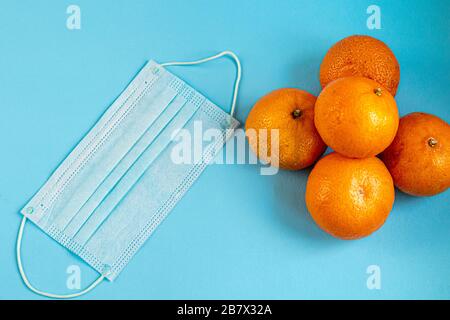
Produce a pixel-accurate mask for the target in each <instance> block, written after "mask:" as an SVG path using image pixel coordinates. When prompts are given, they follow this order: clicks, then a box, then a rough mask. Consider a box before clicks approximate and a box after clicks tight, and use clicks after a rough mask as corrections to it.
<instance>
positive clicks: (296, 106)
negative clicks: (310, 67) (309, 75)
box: [245, 88, 326, 170]
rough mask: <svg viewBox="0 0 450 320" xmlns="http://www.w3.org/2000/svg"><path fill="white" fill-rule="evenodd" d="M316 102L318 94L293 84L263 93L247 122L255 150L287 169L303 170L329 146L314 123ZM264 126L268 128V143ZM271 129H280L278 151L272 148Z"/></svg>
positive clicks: (259, 155)
mask: <svg viewBox="0 0 450 320" xmlns="http://www.w3.org/2000/svg"><path fill="white" fill-rule="evenodd" d="M315 102H316V97H315V96H313V95H312V94H310V93H308V92H306V91H303V90H299V89H289V88H286V89H279V90H275V91H273V92H271V93H269V94H267V95H266V96H264V97H262V98H261V99H260V100H259V101H258V102H257V103H256V104H255V105H254V107H253V109H252V110H251V111H250V113H249V115H248V117H247V121H246V123H245V129H246V135H247V137H248V140H249V144H250V147H251V149H252V150H253V152H255V154H257V155H258V157H259V158H260V159H262V160H264V161H266V162H271V163H272V165H276V163H277V162H278V163H279V164H278V165H279V167H280V168H283V169H289V170H299V169H302V168H305V167H308V166H310V165H311V164H313V163H314V162H315V161H316V159H317V158H318V157H319V156H320V155H321V154H322V153H323V152H324V151H325V148H326V146H325V144H324V143H323V141H322V139H321V138H320V136H319V134H318V133H317V130H316V128H315V127H314V103H315ZM252 129H253V130H252ZM264 129H267V134H266V137H267V143H265V139H264V136H263V131H264ZM271 129H278V134H279V139H278V140H279V144H278V146H279V149H278V152H274V151H273V150H271V143H272V141H271V133H270V130H271ZM254 133H256V134H254ZM276 153H278V154H279V155H278V157H277V155H276ZM271 157H272V160H271ZM274 159H276V161H274Z"/></svg>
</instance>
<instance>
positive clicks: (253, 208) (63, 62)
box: [0, 0, 450, 299]
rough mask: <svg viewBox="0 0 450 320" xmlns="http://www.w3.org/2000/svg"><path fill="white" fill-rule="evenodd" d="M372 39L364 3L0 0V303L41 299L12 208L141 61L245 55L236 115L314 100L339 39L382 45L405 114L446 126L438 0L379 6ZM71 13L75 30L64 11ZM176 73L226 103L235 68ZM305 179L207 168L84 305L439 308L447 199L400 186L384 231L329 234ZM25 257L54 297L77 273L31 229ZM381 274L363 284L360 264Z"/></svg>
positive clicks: (447, 244)
mask: <svg viewBox="0 0 450 320" xmlns="http://www.w3.org/2000/svg"><path fill="white" fill-rule="evenodd" d="M375 2H376V4H377V5H379V6H380V8H381V13H382V29H381V30H368V29H367V27H366V19H367V17H368V15H367V14H366V8H367V7H368V6H369V5H370V4H373V3H374V1H372V0H370V1H299V0H290V1H287V0H286V1H257V0H254V1H249V0H246V1H184V0H178V1H162V0H161V1H87V0H85V1H75V2H74V1H58V2H56V1H39V2H38V1H1V5H0V39H1V42H0V49H1V50H0V85H1V90H0V108H1V114H2V115H1V117H0V137H1V138H0V139H1V140H0V143H1V149H2V154H1V157H0V168H1V174H0V212H1V222H0V298H7V299H12V298H20V299H35V298H39V297H38V296H36V295H34V294H33V293H31V292H30V291H28V290H27V289H26V287H25V286H24V285H23V283H22V282H21V280H20V277H19V274H18V272H17V269H16V262H15V255H14V250H15V240H16V233H17V228H18V226H19V222H20V219H21V216H20V215H19V214H18V211H19V209H20V208H21V207H22V206H23V205H24V204H25V203H26V201H27V200H28V199H29V198H30V197H31V196H32V195H33V194H34V193H35V192H36V191H37V190H38V188H39V187H40V186H41V185H42V183H43V182H44V181H45V180H46V178H47V177H48V176H49V174H50V173H51V172H52V171H53V169H54V168H55V167H56V166H57V165H58V163H59V162H60V161H61V160H63V159H64V157H65V155H66V154H67V153H68V152H69V151H70V150H71V148H73V147H74V146H75V144H76V143H77V141H78V140H79V139H81V138H82V137H83V135H84V134H85V133H86V132H87V130H89V128H90V127H91V126H92V125H93V124H94V123H95V121H96V120H97V118H98V117H99V116H100V115H101V114H102V112H103V111H104V110H105V109H106V107H107V106H108V105H109V104H110V103H111V102H112V101H113V100H114V98H115V97H117V95H118V94H119V93H120V92H121V90H122V89H123V88H124V87H125V86H126V84H127V83H128V82H129V81H130V80H131V79H132V77H133V76H134V74H136V72H137V71H138V70H139V69H140V68H141V67H142V66H143V64H144V63H145V62H146V61H147V60H148V59H151V58H153V59H155V60H156V61H160V62H164V61H170V60H190V59H197V58H200V57H204V56H207V55H210V54H214V53H216V52H218V51H221V50H224V49H231V50H234V51H235V52H236V53H237V54H238V55H239V56H240V58H241V60H242V64H243V68H244V73H243V75H244V77H243V81H242V86H241V92H240V96H239V104H238V109H237V118H238V119H239V120H240V121H241V122H244V121H245V118H246V116H247V114H248V112H249V111H250V108H251V106H252V105H253V104H254V103H255V102H256V101H257V99H258V98H259V97H261V96H262V95H264V94H265V93H267V92H269V91H271V90H273V89H276V88H280V87H286V86H289V87H299V88H302V89H305V90H308V91H310V92H311V93H313V94H316V95H317V94H318V93H319V92H320V85H319V81H318V70H319V66H320V62H321V59H322V58H323V56H324V54H325V52H326V50H327V49H328V48H329V47H330V46H331V45H332V44H333V43H334V42H336V41H338V40H339V39H341V38H343V37H345V36H348V35H351V34H369V35H372V36H375V37H377V38H380V39H381V40H383V41H385V42H386V43H387V44H388V45H389V46H390V47H391V48H392V50H393V51H394V53H395V54H396V56H397V58H398V60H399V62H400V65H401V82H400V87H399V91H398V94H397V96H396V100H397V102H398V106H399V110H400V113H401V115H404V114H406V113H409V112H412V111H425V112H429V113H433V114H435V115H438V116H439V117H441V118H443V119H444V120H446V121H447V122H449V121H450V108H449V105H450V95H449V90H448V85H449V83H450V81H449V80H450V78H449V77H450V76H449V73H448V70H450V59H449V58H450V40H449V39H450V28H449V27H450V25H449V21H450V5H449V2H448V1H446V0H443V1H408V4H407V5H406V4H404V2H402V1H397V2H395V3H394V2H393V1H375ZM72 3H76V4H78V5H79V6H80V8H81V15H82V17H81V23H82V28H81V30H73V31H70V30H68V29H67V28H66V18H67V14H66V8H67V6H68V5H69V4H72ZM172 71H173V72H174V73H175V74H177V75H178V76H180V77H181V78H183V79H184V80H186V81H187V82H188V83H190V84H191V85H193V86H194V87H196V88H197V89H198V90H199V91H201V92H202V93H204V94H205V95H206V96H208V97H209V98H210V99H211V100H212V101H214V102H216V103H217V104H219V105H221V106H223V107H224V108H227V107H228V105H229V103H230V95H231V91H232V90H231V87H232V82H233V80H234V67H233V65H232V63H231V62H230V61H226V60H219V61H215V62H211V63H210V64H207V65H202V66H198V67H191V68H173V69H172ZM308 172H309V171H308V170H306V171H300V172H286V171H281V172H279V174H277V175H274V176H261V175H259V167H258V166H255V165H214V166H210V167H209V168H207V170H206V171H205V172H204V174H203V175H202V176H201V178H200V179H199V180H198V181H197V182H196V183H195V184H194V186H193V188H192V189H191V190H190V191H189V193H188V194H187V195H186V196H185V197H184V198H183V199H182V201H181V202H180V203H179V204H178V206H177V207H176V208H175V210H173V212H172V213H171V214H170V215H169V217H168V218H167V219H166V220H165V221H164V222H163V223H162V224H161V225H160V227H159V228H158V230H157V231H156V232H155V234H154V235H153V236H152V237H151V238H150V239H149V241H148V242H147V243H146V244H145V246H144V247H143V248H142V249H141V250H140V251H139V253H138V254H137V255H136V257H135V258H134V259H133V260H132V261H131V263H130V264H129V265H128V267H127V268H126V269H125V270H124V272H123V273H122V274H121V275H120V276H119V277H118V279H117V280H116V281H115V282H114V283H104V284H102V285H101V286H100V287H98V288H97V289H96V290H95V291H94V292H92V293H91V294H89V295H87V296H86V297H85V298H94V299H95V298H99V299H100V298H136V299H140V298H149V299H172V298H179V299H191V298H206V299H215V298H256V299H258V298H270V299H278V298H285V299H291V298H294V299H303V298H368V299H380V298H418V299H423V298H438V299H442V298H446V299H449V298H450V272H449V270H450V201H449V198H450V191H447V192H445V193H443V194H440V195H438V196H435V197H431V198H414V197H410V196H406V195H404V194H402V193H399V192H397V194H396V202H395V205H394V210H393V211H392V213H391V215H390V217H389V219H388V220H387V222H386V224H385V225H384V227H383V228H382V229H380V230H379V231H378V232H376V233H375V234H373V235H372V236H370V237H368V238H365V239H362V240H358V241H350V242H349V241H340V240H336V239H334V238H332V237H330V236H328V235H327V234H325V233H324V232H322V231H321V230H320V229H319V228H318V227H316V225H315V224H314V222H313V221H312V220H311V218H310V217H309V214H308V213H307V211H306V207H305V203H304V191H305V183H306V179H307V175H308ZM23 254H24V259H25V266H26V268H27V270H28V273H29V277H30V279H31V281H32V282H33V283H34V284H35V285H36V286H38V287H40V288H42V289H46V290H49V291H56V292H63V293H64V292H65V293H71V292H72V291H71V290H69V289H67V288H66V285H65V284H66V279H67V274H66V268H67V267H68V266H69V265H73V264H76V265H79V266H80V267H81V270H82V286H85V285H87V284H88V283H89V282H90V281H92V280H93V279H94V278H95V277H96V273H95V272H94V271H93V270H91V269H90V267H89V266H87V265H86V264H84V263H83V262H82V261H81V260H79V259H78V258H77V257H75V256H73V255H72V254H70V253H69V252H68V251H66V250H65V249H63V248H62V247H61V246H59V245H58V244H57V243H56V242H54V241H52V240H51V239H50V238H49V237H47V236H46V235H44V233H42V232H41V231H40V230H38V229H37V228H36V227H35V226H34V225H32V224H29V225H28V227H27V230H26V234H25V239H24V252H23ZM373 264H374V265H378V266H380V268H381V283H382V287H381V290H368V288H367V287H366V279H367V277H368V275H367V274H366V268H367V267H368V266H369V265H373Z"/></svg>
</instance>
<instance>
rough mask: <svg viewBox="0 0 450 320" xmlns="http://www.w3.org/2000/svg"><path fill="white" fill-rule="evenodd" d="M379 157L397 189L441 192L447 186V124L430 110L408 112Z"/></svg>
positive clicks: (428, 193)
mask: <svg viewBox="0 0 450 320" xmlns="http://www.w3.org/2000/svg"><path fill="white" fill-rule="evenodd" d="M381 158H382V160H383V161H384V163H385V164H386V166H387V168H388V169H389V171H390V172H391V174H392V177H393V178H394V183H395V185H396V186H397V187H398V188H399V189H400V190H402V191H404V192H406V193H409V194H412V195H416V196H431V195H435V194H437V193H440V192H443V191H445V190H447V189H448V188H449V187H450V126H449V124H448V123H446V122H445V121H443V120H441V119H439V118H438V117H436V116H433V115H431V114H427V113H422V112H414V113H410V114H408V115H406V116H404V117H402V118H401V119H400V125H399V128H398V132H397V136H396V137H395V139H394V142H392V144H391V145H390V146H389V148H387V149H386V150H385V151H384V152H383V154H382V156H381Z"/></svg>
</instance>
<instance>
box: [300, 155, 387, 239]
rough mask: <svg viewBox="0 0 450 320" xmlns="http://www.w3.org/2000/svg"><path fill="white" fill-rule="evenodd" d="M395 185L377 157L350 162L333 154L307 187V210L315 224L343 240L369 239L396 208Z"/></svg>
mask: <svg viewBox="0 0 450 320" xmlns="http://www.w3.org/2000/svg"><path fill="white" fill-rule="evenodd" d="M394 197H395V191H394V184H393V181H392V177H391V175H390V174H389V171H388V170H387V169H386V167H385V166H384V164H383V162H382V161H381V160H379V159H378V158H376V157H372V158H366V159H350V158H346V157H343V156H341V155H340V154H338V153H335V152H333V153H331V154H329V155H327V156H325V157H324V158H322V159H321V160H319V161H318V162H317V164H316V165H315V167H314V169H313V170H312V171H311V174H310V175H309V178H308V182H307V185H306V206H307V208H308V211H309V212H310V213H311V216H312V217H313V219H314V220H315V221H316V223H317V224H318V225H319V226H320V227H321V228H322V229H323V230H325V231H326V232H328V233H329V234H331V235H333V236H335V237H337V238H341V239H357V238H362V237H365V236H368V235H369V234H371V233H372V232H374V231H375V230H377V229H378V228H380V227H381V226H382V225H383V223H384V221H385V220H386V218H387V217H388V215H389V212H390V211H391V209H392V206H393V204H394Z"/></svg>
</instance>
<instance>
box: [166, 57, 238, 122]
mask: <svg viewBox="0 0 450 320" xmlns="http://www.w3.org/2000/svg"><path fill="white" fill-rule="evenodd" d="M223 56H230V57H231V58H232V59H233V60H234V62H236V68H237V74H236V81H235V82H234V90H233V101H232V103H231V110H230V116H232V117H233V115H234V110H235V108H236V101H237V96H238V93H239V83H240V82H241V62H240V61H239V58H238V57H237V55H236V54H234V52H232V51H222V52H221V53H218V54H216V55H214V56H211V57H208V58H204V59H200V60H196V61H184V62H178V61H174V62H166V63H162V64H161V66H163V67H166V66H188V65H194V64H201V63H204V62H208V61H211V60H214V59H217V58H220V57H223Z"/></svg>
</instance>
